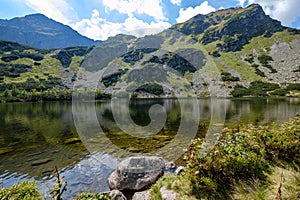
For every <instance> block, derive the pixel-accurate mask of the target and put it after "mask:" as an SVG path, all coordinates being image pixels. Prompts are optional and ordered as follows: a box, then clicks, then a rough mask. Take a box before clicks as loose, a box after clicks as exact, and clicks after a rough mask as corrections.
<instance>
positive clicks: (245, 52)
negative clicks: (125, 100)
mask: <svg viewBox="0 0 300 200" xmlns="http://www.w3.org/2000/svg"><path fill="white" fill-rule="evenodd" d="M0 46H1V48H0V58H1V59H0V67H1V68H0V69H1V71H0V93H1V99H2V100H17V99H23V100H40V99H60V98H62V99H69V98H70V94H71V91H70V88H72V86H73V82H74V81H75V80H76V78H80V81H81V83H83V84H89V81H90V80H93V79H91V78H92V76H93V74H95V72H99V73H100V74H102V76H101V77H100V80H99V85H98V87H99V89H100V90H99V91H102V92H104V93H108V94H111V93H112V92H113V91H126V90H130V91H131V90H132V91H131V92H132V93H133V96H136V97H167V96H182V97H188V96H208V95H212V96H226V97H228V96H233V97H242V96H264V97H265V96H300V64H299V63H300V61H299V51H300V30H297V29H292V28H287V27H284V26H282V25H281V24H280V22H279V21H277V20H274V19H272V18H270V17H269V16H268V15H266V14H265V13H264V11H263V9H262V8H261V7H260V6H259V5H257V4H253V5H250V6H249V7H247V8H245V9H242V8H230V9H226V10H220V11H216V12H212V13H210V14H208V15H197V16H195V17H193V18H191V19H190V20H188V21H186V22H184V23H181V24H176V25H174V26H172V27H171V28H170V29H167V30H165V31H163V32H161V33H158V34H156V35H149V36H145V37H142V38H136V37H134V36H128V35H124V34H120V35H117V36H115V37H111V38H109V39H108V40H106V41H104V42H102V43H100V44H99V45H98V46H97V47H95V48H94V49H92V48H88V47H70V48H66V49H58V50H55V49H54V50H41V49H36V48H32V47H28V46H24V45H19V44H17V43H12V42H5V41H2V42H1V41H0ZM79 71H80V72H81V73H80V75H77V72H79ZM85 72H87V73H85ZM77 76H79V77H77ZM149 82H150V83H151V84H150V86H151V87H150V86H149ZM153 85H155V87H153ZM149 87H150V88H151V89H150V90H148V89H147V90H145V88H149ZM156 89H157V91H156ZM62 91H64V92H62ZM102 92H101V94H102ZM16 95H17V96H16ZM99 95H100V93H99ZM24 96H27V97H28V98H25V97H24ZM100 96H101V95H100Z"/></svg>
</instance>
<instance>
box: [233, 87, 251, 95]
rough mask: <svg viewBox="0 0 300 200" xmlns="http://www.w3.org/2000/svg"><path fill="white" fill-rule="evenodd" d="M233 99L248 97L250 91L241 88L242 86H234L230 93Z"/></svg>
mask: <svg viewBox="0 0 300 200" xmlns="http://www.w3.org/2000/svg"><path fill="white" fill-rule="evenodd" d="M230 94H231V95H232V96H233V97H243V96H248V95H250V91H249V90H248V88H246V87H244V86H242V85H236V86H234V89H233V91H231V93H230Z"/></svg>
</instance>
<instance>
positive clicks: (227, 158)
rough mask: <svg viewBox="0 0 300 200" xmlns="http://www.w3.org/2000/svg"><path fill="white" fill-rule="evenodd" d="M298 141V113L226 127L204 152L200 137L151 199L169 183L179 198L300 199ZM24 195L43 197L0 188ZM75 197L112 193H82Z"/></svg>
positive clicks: (4, 195) (4, 193) (29, 186)
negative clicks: (183, 164)
mask: <svg viewBox="0 0 300 200" xmlns="http://www.w3.org/2000/svg"><path fill="white" fill-rule="evenodd" d="M299 141H300V117H299V116H297V117H295V118H294V119H291V120H290V121H289V122H286V123H283V124H281V125H279V124H276V123H272V124H269V125H264V126H253V125H247V126H245V127H237V128H225V129H224V130H223V133H222V135H221V137H220V139H219V140H218V142H217V143H216V145H215V147H214V148H213V149H212V150H211V152H210V153H209V154H208V155H207V156H205V157H201V151H200V149H201V144H202V142H203V139H201V138H197V139H195V140H194V142H193V144H192V146H191V148H190V149H189V151H188V152H187V153H186V154H185V156H184V159H185V160H186V163H187V167H186V171H185V173H183V174H182V175H178V176H174V175H171V174H166V175H165V176H163V177H162V178H161V179H160V180H158V182H157V183H156V184H154V185H153V186H152V187H151V198H152V199H155V200H156V199H161V194H160V191H159V190H160V188H161V187H163V186H165V187H166V188H167V189H170V190H174V191H175V192H176V193H177V197H178V199H224V198H228V199H274V198H275V197H276V198H277V199H295V200H296V199H299V198H300V171H299V167H300V155H299V152H300V146H299ZM13 188H14V189H13ZM21 195H23V196H22V197H24V198H25V197H26V196H28V199H39V198H41V197H40V195H39V193H38V190H37V185H36V184H35V183H34V182H24V183H19V184H16V185H15V186H13V187H11V188H2V189H1V190H0V199H16V198H14V197H21ZM29 197H32V198H29ZM271 197H272V198H271ZM76 198H77V199H82V198H83V199H107V198H108V197H107V195H102V194H92V193H83V194H78V195H77V196H76V197H75V199H76Z"/></svg>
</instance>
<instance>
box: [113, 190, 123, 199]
mask: <svg viewBox="0 0 300 200" xmlns="http://www.w3.org/2000/svg"><path fill="white" fill-rule="evenodd" d="M109 197H110V199H111V200H127V198H126V197H125V196H124V194H123V193H122V192H121V191H119V190H112V191H110V193H109Z"/></svg>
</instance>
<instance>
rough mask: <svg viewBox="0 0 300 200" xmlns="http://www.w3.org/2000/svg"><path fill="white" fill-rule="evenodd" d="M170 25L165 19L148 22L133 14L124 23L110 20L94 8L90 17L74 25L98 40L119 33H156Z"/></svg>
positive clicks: (137, 34)
mask: <svg viewBox="0 0 300 200" xmlns="http://www.w3.org/2000/svg"><path fill="white" fill-rule="evenodd" d="M170 26H171V24H169V23H168V22H164V21H158V22H151V23H146V22H144V21H142V20H139V19H137V18H135V17H133V16H129V17H128V18H127V19H126V20H125V21H124V22H122V23H117V22H110V21H107V20H106V19H103V18H101V16H100V13H99V11H98V10H96V9H94V10H93V13H92V16H91V18H90V19H83V20H81V21H79V22H77V23H75V24H74V25H73V26H72V27H73V28H74V29H75V30H77V31H78V32H79V33H81V34H83V35H86V36H87V37H90V38H93V39H97V40H106V39H107V38H108V37H110V36H114V35H117V34H119V33H127V34H132V35H136V36H143V35H145V34H154V33H157V32H159V31H161V30H163V29H166V28H168V27H170Z"/></svg>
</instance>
